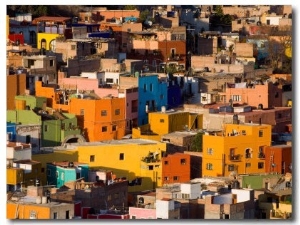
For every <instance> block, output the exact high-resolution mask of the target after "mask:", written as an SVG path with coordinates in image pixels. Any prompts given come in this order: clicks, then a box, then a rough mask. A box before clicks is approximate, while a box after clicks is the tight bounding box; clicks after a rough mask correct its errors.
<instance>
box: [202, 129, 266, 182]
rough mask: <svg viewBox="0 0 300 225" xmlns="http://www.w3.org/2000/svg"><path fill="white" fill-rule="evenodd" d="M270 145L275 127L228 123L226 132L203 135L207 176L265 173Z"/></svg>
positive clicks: (203, 165) (203, 170)
mask: <svg viewBox="0 0 300 225" xmlns="http://www.w3.org/2000/svg"><path fill="white" fill-rule="evenodd" d="M270 145H271V125H267V124H254V123H245V124H224V129H223V131H220V132H212V133H211V134H209V133H206V134H205V135H203V164H202V173H203V176H213V177H217V176H229V175H237V174H249V173H264V172H265V171H266V166H267V162H266V160H267V159H266V158H265V151H266V150H265V147H266V146H270Z"/></svg>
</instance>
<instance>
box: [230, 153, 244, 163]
mask: <svg viewBox="0 0 300 225" xmlns="http://www.w3.org/2000/svg"><path fill="white" fill-rule="evenodd" d="M228 158H229V160H230V161H233V162H239V161H241V158H242V156H241V155H240V154H237V155H229V156H228Z"/></svg>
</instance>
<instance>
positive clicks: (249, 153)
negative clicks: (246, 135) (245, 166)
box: [245, 148, 252, 159]
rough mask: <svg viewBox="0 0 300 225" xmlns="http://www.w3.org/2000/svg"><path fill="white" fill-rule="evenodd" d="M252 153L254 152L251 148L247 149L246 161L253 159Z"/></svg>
mask: <svg viewBox="0 0 300 225" xmlns="http://www.w3.org/2000/svg"><path fill="white" fill-rule="evenodd" d="M251 152H252V151H251V149H250V148H246V150H245V158H246V159H249V158H252V154H251Z"/></svg>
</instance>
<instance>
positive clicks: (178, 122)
mask: <svg viewBox="0 0 300 225" xmlns="http://www.w3.org/2000/svg"><path fill="white" fill-rule="evenodd" d="M148 121H149V124H146V125H143V126H140V127H138V128H134V129H132V138H143V139H151V140H156V141H160V140H161V137H162V136H163V135H165V134H169V133H172V132H175V131H183V130H198V129H202V124H203V115H202V114H196V113H190V112H183V111H174V110H167V111H161V112H151V113H149V115H148Z"/></svg>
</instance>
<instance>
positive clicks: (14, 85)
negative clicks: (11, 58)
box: [6, 73, 26, 110]
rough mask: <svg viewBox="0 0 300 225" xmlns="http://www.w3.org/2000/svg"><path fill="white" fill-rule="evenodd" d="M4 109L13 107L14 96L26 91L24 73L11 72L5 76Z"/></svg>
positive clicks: (12, 108)
mask: <svg viewBox="0 0 300 225" xmlns="http://www.w3.org/2000/svg"><path fill="white" fill-rule="evenodd" d="M6 82H7V83H6V84H7V86H6V87H7V89H6V109H7V110H14V109H15V96H17V95H23V94H25V92H26V74H24V73H22V74H12V75H7V76H6Z"/></svg>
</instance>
